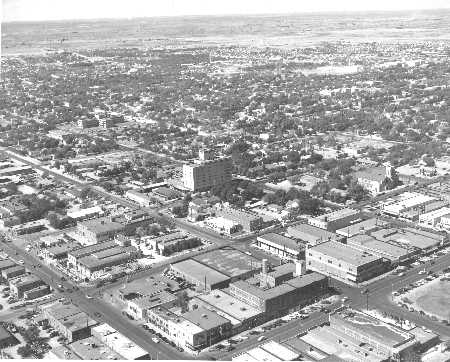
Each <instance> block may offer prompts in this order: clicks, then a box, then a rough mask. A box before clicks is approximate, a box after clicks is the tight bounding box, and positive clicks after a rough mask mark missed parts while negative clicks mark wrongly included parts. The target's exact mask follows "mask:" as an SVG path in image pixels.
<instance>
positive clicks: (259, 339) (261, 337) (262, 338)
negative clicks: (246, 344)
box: [257, 336, 266, 342]
mask: <svg viewBox="0 0 450 362" xmlns="http://www.w3.org/2000/svg"><path fill="white" fill-rule="evenodd" d="M265 339H266V336H260V337H258V339H257V341H258V342H261V341H264V340H265Z"/></svg>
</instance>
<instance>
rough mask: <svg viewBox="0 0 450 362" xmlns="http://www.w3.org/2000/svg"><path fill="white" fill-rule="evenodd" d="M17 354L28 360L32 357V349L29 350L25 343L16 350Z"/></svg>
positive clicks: (29, 347)
mask: <svg viewBox="0 0 450 362" xmlns="http://www.w3.org/2000/svg"><path fill="white" fill-rule="evenodd" d="M17 353H18V354H19V355H20V356H21V357H22V358H28V357H31V356H32V355H33V349H32V348H31V346H30V345H29V344H28V343H27V344H26V345H25V346H21V347H19V348H17Z"/></svg>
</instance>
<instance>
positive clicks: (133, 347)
mask: <svg viewBox="0 0 450 362" xmlns="http://www.w3.org/2000/svg"><path fill="white" fill-rule="evenodd" d="M93 331H95V332H97V333H98V334H99V335H100V336H101V341H102V342H103V343H105V344H106V345H107V346H108V347H109V348H111V349H112V350H113V351H115V352H117V353H118V354H120V355H121V356H122V357H123V358H124V359H127V360H135V359H138V358H140V357H143V356H146V355H147V354H148V353H147V351H146V350H144V349H143V348H141V347H140V346H138V345H137V344H136V343H134V342H132V341H131V340H130V339H128V338H127V337H125V336H124V335H123V334H121V333H119V332H117V331H116V330H115V329H114V328H112V327H111V326H110V325H109V324H106V323H104V324H100V325H99V326H97V327H94V328H93Z"/></svg>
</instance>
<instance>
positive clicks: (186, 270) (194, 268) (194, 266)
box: [172, 259, 230, 285]
mask: <svg viewBox="0 0 450 362" xmlns="http://www.w3.org/2000/svg"><path fill="white" fill-rule="evenodd" d="M172 268H173V269H175V270H177V271H178V272H180V273H182V274H185V275H188V276H189V277H190V278H192V279H194V280H196V281H198V282H200V283H204V282H205V278H206V282H207V283H208V284H210V285H211V284H216V283H221V282H225V281H227V280H229V279H230V278H229V277H228V276H226V275H225V274H222V273H219V272H218V271H216V270H214V269H212V268H210V267H209V266H206V265H204V264H202V263H199V262H198V261H196V260H194V259H187V260H184V261H181V262H179V263H175V264H172Z"/></svg>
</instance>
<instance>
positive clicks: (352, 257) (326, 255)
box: [306, 241, 387, 283]
mask: <svg viewBox="0 0 450 362" xmlns="http://www.w3.org/2000/svg"><path fill="white" fill-rule="evenodd" d="M386 267H387V263H386V261H384V260H383V259H382V258H380V257H379V256H375V255H373V254H370V253H368V252H365V251H360V250H358V249H356V248H354V247H351V246H350V245H345V244H342V243H337V242H335V241H327V242H325V243H322V244H318V245H316V246H312V247H310V248H308V249H307V250H306V268H307V269H308V270H313V271H315V272H318V273H321V274H323V275H327V276H329V277H332V278H336V279H339V280H342V281H343V282H347V283H360V282H363V281H366V280H369V279H372V278H374V277H376V276H378V275H380V274H382V273H383V272H385V271H386Z"/></svg>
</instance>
